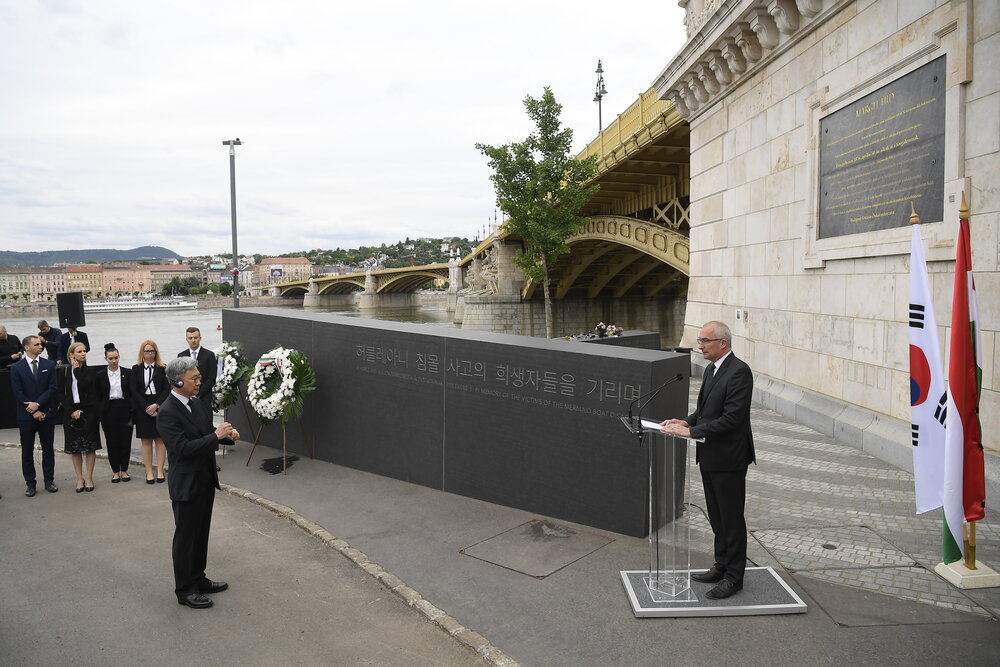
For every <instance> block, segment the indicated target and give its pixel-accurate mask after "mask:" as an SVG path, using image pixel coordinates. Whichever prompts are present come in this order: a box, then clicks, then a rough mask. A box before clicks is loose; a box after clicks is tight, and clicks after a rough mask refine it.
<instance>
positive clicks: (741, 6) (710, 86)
mask: <svg viewBox="0 0 1000 667" xmlns="http://www.w3.org/2000/svg"><path fill="white" fill-rule="evenodd" d="M678 4H680V6H681V7H683V8H684V9H685V12H686V16H685V24H686V25H687V29H688V43H687V45H686V46H685V47H684V49H683V50H682V52H681V54H680V56H679V57H678V58H676V59H675V60H674V61H673V63H672V64H671V66H670V67H668V68H667V69H666V70H664V71H663V72H662V73H661V74H660V76H659V77H658V78H657V80H656V82H655V83H654V84H653V86H654V88H655V89H656V91H657V93H658V94H659V95H660V98H661V99H667V100H670V102H672V103H673V105H674V108H675V109H676V110H677V113H679V114H680V115H681V117H682V118H685V119H687V120H690V119H692V118H694V117H696V116H698V115H699V114H700V113H701V112H703V111H704V110H705V109H707V108H708V107H710V106H712V104H713V103H714V102H715V100H717V99H718V98H720V97H721V96H723V95H724V94H725V92H726V90H727V89H728V88H730V87H733V86H737V85H739V84H740V83H741V82H743V81H744V80H746V79H747V78H749V77H751V76H753V74H754V73H755V72H756V71H757V70H758V69H760V67H762V66H763V65H765V64H766V62H768V61H769V60H770V58H771V57H772V56H774V55H777V54H778V53H780V52H782V51H783V50H784V49H785V48H787V47H788V46H790V45H791V44H793V43H794V42H796V41H798V40H799V39H800V38H801V37H802V36H804V35H805V34H807V33H808V32H810V31H811V30H812V29H814V27H815V25H814V24H815V23H817V22H820V21H823V20H825V19H826V17H827V16H829V15H831V14H832V13H833V11H834V10H836V9H837V8H838V7H839V5H841V4H842V1H840V0H680V2H679V3H678Z"/></svg>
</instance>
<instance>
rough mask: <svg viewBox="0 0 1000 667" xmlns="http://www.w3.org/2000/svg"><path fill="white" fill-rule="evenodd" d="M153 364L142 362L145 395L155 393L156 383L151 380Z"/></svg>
mask: <svg viewBox="0 0 1000 667" xmlns="http://www.w3.org/2000/svg"><path fill="white" fill-rule="evenodd" d="M153 369H154V367H153V366H150V365H148V364H143V368H142V384H143V386H144V387H145V388H146V392H145V393H146V395H147V396H152V395H153V394H155V393H156V386H155V385H156V383H155V382H153Z"/></svg>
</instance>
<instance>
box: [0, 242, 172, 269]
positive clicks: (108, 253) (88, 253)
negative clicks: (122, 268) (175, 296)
mask: <svg viewBox="0 0 1000 667" xmlns="http://www.w3.org/2000/svg"><path fill="white" fill-rule="evenodd" d="M180 258H181V256H180V255H178V254H177V253H175V252H174V251H173V250H168V249H167V248H163V247H160V246H150V245H146V246H142V247H140V248H132V249H131V250H115V249H113V248H80V249H77V250H43V251H40V252H14V251H11V250H0V266H52V265H53V264H104V263H108V262H138V261H142V260H145V261H150V260H157V259H180Z"/></svg>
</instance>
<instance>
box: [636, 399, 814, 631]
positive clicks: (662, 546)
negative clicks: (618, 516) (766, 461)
mask: <svg viewBox="0 0 1000 667" xmlns="http://www.w3.org/2000/svg"><path fill="white" fill-rule="evenodd" d="M622 423H624V424H625V426H626V428H628V430H629V431H630V432H631V433H632V434H633V436H635V437H636V438H637V439H639V440H640V442H641V444H642V446H644V447H646V450H647V452H648V459H649V567H648V568H647V569H646V570H622V571H621V573H620V574H621V578H622V585H623V586H624V587H625V592H626V594H627V596H628V599H629V603H630V604H631V606H632V613H633V614H635V615H636V616H641V617H646V616H746V615H755V614H796V613H803V612H805V611H806V604H805V602H803V601H802V598H800V597H799V596H798V595H796V593H795V591H793V590H792V589H791V588H790V587H789V586H788V585H787V584H786V583H785V582H784V581H783V580H782V579H781V577H779V576H778V574H777V573H776V572H775V571H774V570H773V569H771V568H770V567H748V568H747V569H746V574H745V575H744V580H743V591H741V592H740V593H738V594H737V595H734V596H733V597H731V598H727V599H725V600H712V599H710V598H707V597H706V596H705V593H707V592H708V590H709V589H711V588H712V587H713V586H714V585H715V584H702V583H699V582H692V580H691V550H690V546H689V543H690V521H689V520H688V517H686V516H684V510H685V507H686V503H687V498H688V486H689V484H690V481H689V478H690V475H689V474H688V463H689V457H690V455H691V454H690V452H691V450H693V449H694V445H695V443H696V442H698V441H697V440H693V439H691V438H683V437H681V436H678V435H673V434H669V433H664V432H662V431H660V430H659V426H658V425H657V424H656V423H655V422H649V421H645V420H643V421H639V420H638V419H636V420H630V419H628V418H625V417H622ZM696 571H698V572H701V571H703V570H696Z"/></svg>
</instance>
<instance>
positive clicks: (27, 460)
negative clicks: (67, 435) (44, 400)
mask: <svg viewBox="0 0 1000 667" xmlns="http://www.w3.org/2000/svg"><path fill="white" fill-rule="evenodd" d="M17 426H18V429H19V430H20V432H21V473H22V474H23V475H24V482H25V483H26V484H27V485H28V486H36V480H35V457H34V451H35V435H36V434H37V435H38V441H39V442H40V443H41V445H42V477H43V479H44V480H45V483H46V484H48V483H49V482H51V481H53V480H54V479H55V478H56V451H55V449H53V447H52V443H53V441H54V440H55V436H56V420H55V419H53V418H52V417H51V416H49V417H47V418H45V419H44V420H42V421H38V420H37V419H32V420H30V421H21V420H18V422H17Z"/></svg>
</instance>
